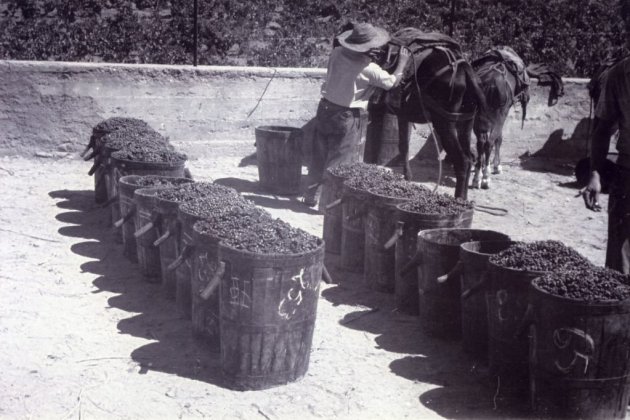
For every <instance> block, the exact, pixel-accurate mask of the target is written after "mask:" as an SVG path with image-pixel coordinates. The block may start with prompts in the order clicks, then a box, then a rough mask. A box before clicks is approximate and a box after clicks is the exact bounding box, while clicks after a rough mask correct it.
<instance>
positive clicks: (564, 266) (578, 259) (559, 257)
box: [489, 240, 593, 271]
mask: <svg viewBox="0 0 630 420" xmlns="http://www.w3.org/2000/svg"><path fill="white" fill-rule="evenodd" d="M489 261H490V262H492V263H494V264H496V265H499V266H501V267H506V268H512V269H515V270H523V271H567V270H587V269H591V268H592V267H593V265H592V264H591V263H590V262H589V261H588V260H587V259H586V258H584V257H583V256H582V255H580V254H579V253H578V252H577V251H576V250H574V249H573V248H570V247H568V246H566V245H564V244H563V243H562V242H560V241H552V240H547V241H535V242H516V243H514V244H512V245H510V246H509V247H508V248H506V249H505V250H503V251H501V252H499V253H498V254H494V255H492V256H491V257H490V259H489Z"/></svg>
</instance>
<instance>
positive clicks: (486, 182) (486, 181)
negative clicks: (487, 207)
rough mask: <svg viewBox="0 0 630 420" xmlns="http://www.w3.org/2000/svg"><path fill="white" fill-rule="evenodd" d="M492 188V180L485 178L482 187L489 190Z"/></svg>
mask: <svg viewBox="0 0 630 420" xmlns="http://www.w3.org/2000/svg"><path fill="white" fill-rule="evenodd" d="M489 188H490V181H488V180H484V181H482V182H481V189H483V190H487V189H489Z"/></svg>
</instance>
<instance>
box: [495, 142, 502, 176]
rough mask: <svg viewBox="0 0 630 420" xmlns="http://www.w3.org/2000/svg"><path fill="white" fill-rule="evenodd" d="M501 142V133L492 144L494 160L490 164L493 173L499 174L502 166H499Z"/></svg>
mask: <svg viewBox="0 0 630 420" xmlns="http://www.w3.org/2000/svg"><path fill="white" fill-rule="evenodd" d="M501 143H503V135H500V136H499V137H497V141H496V143H495V146H494V162H493V164H492V166H493V169H492V173H493V174H500V173H501V172H503V168H501Z"/></svg>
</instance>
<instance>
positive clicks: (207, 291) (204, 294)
mask: <svg viewBox="0 0 630 420" xmlns="http://www.w3.org/2000/svg"><path fill="white" fill-rule="evenodd" d="M223 273H225V263H224V262H223V261H221V262H220V263H219V268H217V271H215V272H214V275H213V276H212V278H211V279H210V281H209V282H208V284H207V285H206V287H204V289H203V290H202V291H201V293H200V294H199V296H201V299H203V300H208V299H209V298H210V296H212V294H213V293H214V291H215V290H216V288H217V287H218V286H219V284H220V283H221V277H223Z"/></svg>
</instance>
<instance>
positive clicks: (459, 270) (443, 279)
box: [437, 261, 464, 283]
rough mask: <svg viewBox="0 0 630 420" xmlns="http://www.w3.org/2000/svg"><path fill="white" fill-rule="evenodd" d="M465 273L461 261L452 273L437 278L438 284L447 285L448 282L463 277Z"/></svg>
mask: <svg viewBox="0 0 630 420" xmlns="http://www.w3.org/2000/svg"><path fill="white" fill-rule="evenodd" d="M463 272H464V264H463V263H462V262H461V261H457V264H455V267H453V269H452V270H451V271H449V272H448V273H446V274H444V275H443V276H440V277H438V278H437V282H438V283H446V282H447V281H450V280H453V279H454V278H457V277H459V276H461V275H462V273H463Z"/></svg>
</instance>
